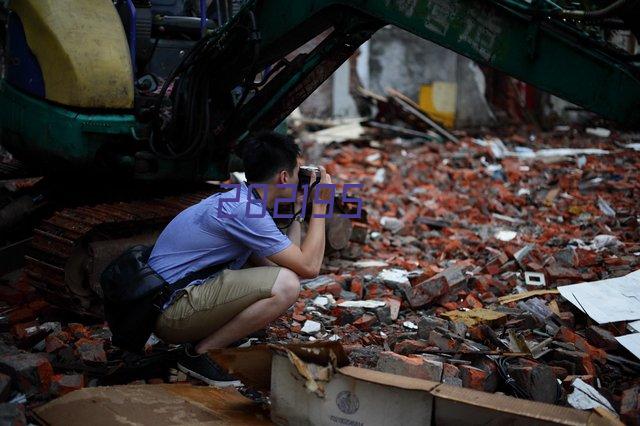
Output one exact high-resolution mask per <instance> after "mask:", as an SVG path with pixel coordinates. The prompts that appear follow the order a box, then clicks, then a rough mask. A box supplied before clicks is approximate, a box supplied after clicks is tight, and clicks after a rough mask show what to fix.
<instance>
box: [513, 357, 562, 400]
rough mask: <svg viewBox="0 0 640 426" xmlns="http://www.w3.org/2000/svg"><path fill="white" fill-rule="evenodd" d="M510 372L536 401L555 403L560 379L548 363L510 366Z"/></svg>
mask: <svg viewBox="0 0 640 426" xmlns="http://www.w3.org/2000/svg"><path fill="white" fill-rule="evenodd" d="M508 372H509V375H510V376H511V377H512V378H513V379H514V380H515V381H516V383H518V385H519V386H520V387H521V388H522V389H524V390H525V391H526V392H527V393H528V394H529V395H531V399H533V400H534V401H539V402H546V403H549V404H553V403H555V402H556V400H557V399H558V381H557V379H556V376H555V374H553V370H552V369H551V367H549V366H548V365H544V364H539V365H536V366H510V367H509V368H508Z"/></svg>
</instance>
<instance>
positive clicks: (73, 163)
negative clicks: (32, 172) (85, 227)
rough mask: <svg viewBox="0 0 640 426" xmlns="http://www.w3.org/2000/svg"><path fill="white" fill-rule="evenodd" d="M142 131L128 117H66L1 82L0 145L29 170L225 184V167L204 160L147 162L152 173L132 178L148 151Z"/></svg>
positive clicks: (74, 114) (68, 114) (72, 113)
mask: <svg viewBox="0 0 640 426" xmlns="http://www.w3.org/2000/svg"><path fill="white" fill-rule="evenodd" d="M143 130H144V127H143V126H142V125H141V124H140V123H138V122H137V121H136V118H135V117H134V116H133V115H131V114H85V113H79V112H75V111H70V110H68V109H65V108H62V107H59V106H56V105H53V104H51V103H48V102H46V101H42V100H40V99H35V98H32V97H30V96H28V95H25V94H24V93H22V92H20V91H18V90H16V89H15V88H13V87H12V86H11V85H9V84H7V83H6V82H5V81H4V80H0V131H1V133H0V134H1V135H2V143H3V145H6V147H7V148H8V149H9V150H10V151H11V152H13V153H15V154H17V155H18V156H19V157H21V158H22V159H25V160H26V161H27V162H29V163H30V164H31V165H32V166H34V167H37V166H40V167H41V168H42V169H43V170H45V171H47V172H63V173H69V172H71V173H73V172H75V171H80V170H84V171H87V172H90V173H91V172H95V173H101V174H107V175H109V176H128V177H133V178H136V179H143V180H202V179H211V180H220V179H226V178H228V172H227V170H226V169H225V168H224V167H220V165H218V164H217V163H214V162H211V161H208V159H206V158H201V159H198V160H193V161H188V160H185V161H166V160H158V159H153V158H152V159H151V162H152V164H153V168H152V171H150V172H141V171H138V172H134V163H135V160H134V157H135V154H136V153H137V152H139V151H147V142H146V141H144V140H138V137H137V135H138V134H141V133H143ZM107 150H108V151H107ZM106 152H108V155H105V153H106ZM101 153H102V155H101ZM145 157H146V158H148V157H149V155H148V154H147V155H146V156H145Z"/></svg>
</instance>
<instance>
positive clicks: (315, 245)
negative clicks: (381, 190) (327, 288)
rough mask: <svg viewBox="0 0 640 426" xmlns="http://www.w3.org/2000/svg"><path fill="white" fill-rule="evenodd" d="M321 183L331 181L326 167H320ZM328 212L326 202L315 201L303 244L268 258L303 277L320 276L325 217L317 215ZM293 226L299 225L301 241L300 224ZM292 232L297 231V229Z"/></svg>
mask: <svg viewBox="0 0 640 426" xmlns="http://www.w3.org/2000/svg"><path fill="white" fill-rule="evenodd" d="M320 183H324V184H327V183H328V184H330V183H331V176H329V175H328V174H327V172H326V171H325V169H324V167H320ZM326 213H327V206H326V204H315V203H314V204H313V205H312V210H311V220H310V221H309V228H308V229H307V235H306V237H305V239H304V241H303V242H302V244H301V245H299V246H298V245H297V244H295V242H294V244H291V245H290V246H289V247H287V248H286V249H284V250H282V251H281V252H278V253H276V254H274V255H272V256H269V257H268V259H269V260H270V261H272V262H274V263H276V264H277V265H279V266H282V267H285V268H288V269H291V270H292V271H293V272H295V273H296V274H298V275H299V276H300V277H301V278H314V277H316V276H318V274H319V273H320V267H321V266H322V260H323V258H324V246H325V232H324V226H325V219H324V217H316V216H319V215H325V214H326ZM294 223H295V222H294ZM292 226H296V227H297V231H298V241H299V238H300V235H299V232H300V225H299V224H296V225H292ZM290 232H295V230H292V231H290ZM292 241H293V240H292Z"/></svg>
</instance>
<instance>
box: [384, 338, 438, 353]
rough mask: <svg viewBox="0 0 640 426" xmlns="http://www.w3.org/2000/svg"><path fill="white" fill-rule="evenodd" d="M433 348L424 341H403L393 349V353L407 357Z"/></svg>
mask: <svg viewBox="0 0 640 426" xmlns="http://www.w3.org/2000/svg"><path fill="white" fill-rule="evenodd" d="M430 348H433V346H431V345H430V344H429V342H427V341H425V340H409V339H407V340H403V341H401V342H399V343H396V345H395V346H394V347H393V351H394V352H396V353H399V354H400V355H409V354H415V353H419V352H421V351H423V350H425V349H430Z"/></svg>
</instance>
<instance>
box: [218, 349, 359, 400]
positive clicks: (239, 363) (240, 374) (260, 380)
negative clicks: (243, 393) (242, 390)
mask: <svg viewBox="0 0 640 426" xmlns="http://www.w3.org/2000/svg"><path fill="white" fill-rule="evenodd" d="M285 350H289V351H291V352H293V353H294V354H296V355H297V356H298V357H299V358H300V359H302V360H303V361H305V362H310V363H314V364H317V365H328V364H329V363H330V362H331V359H332V358H333V359H335V362H336V365H337V366H338V367H342V366H345V365H348V364H349V358H348V357H347V355H346V353H345V352H344V349H343V347H342V345H341V344H339V343H338V342H313V343H307V344H291V345H286V346H280V345H256V346H251V347H248V348H231V349H230V348H227V349H216V350H213V351H210V352H209V355H210V356H211V358H213V360H214V361H215V362H217V363H218V364H219V365H221V366H222V367H224V368H225V369H227V371H228V372H229V373H230V374H232V375H234V376H236V377H237V378H239V379H240V380H241V381H242V383H243V384H245V385H246V386H249V387H251V388H253V389H257V390H261V391H268V390H269V389H271V357H272V355H273V353H274V352H279V351H280V352H282V351H285Z"/></svg>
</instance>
